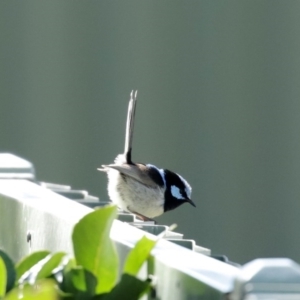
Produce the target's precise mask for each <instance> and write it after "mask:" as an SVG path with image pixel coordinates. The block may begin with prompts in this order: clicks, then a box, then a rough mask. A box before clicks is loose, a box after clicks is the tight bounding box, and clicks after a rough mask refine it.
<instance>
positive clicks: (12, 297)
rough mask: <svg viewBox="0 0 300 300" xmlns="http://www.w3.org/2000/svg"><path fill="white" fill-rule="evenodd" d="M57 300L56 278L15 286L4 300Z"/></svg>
mask: <svg viewBox="0 0 300 300" xmlns="http://www.w3.org/2000/svg"><path fill="white" fill-rule="evenodd" d="M18 299H22V300H57V299H58V294H57V289H56V284H55V281H54V280H49V279H47V280H41V281H39V282H38V283H36V284H34V285H29V284H26V285H24V286H22V285H20V286H17V287H15V288H14V289H13V290H12V291H10V292H9V293H8V294H7V295H6V296H5V298H4V299H3V300H18Z"/></svg>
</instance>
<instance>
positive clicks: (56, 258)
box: [36, 252, 66, 280]
mask: <svg viewBox="0 0 300 300" xmlns="http://www.w3.org/2000/svg"><path fill="white" fill-rule="evenodd" d="M64 256H66V253H65V252H56V253H54V254H49V255H48V256H47V259H45V261H44V263H43V264H42V266H41V268H40V270H39V271H38V272H37V274H36V280H37V279H42V278H47V277H49V276H50V275H51V274H52V271H53V270H54V269H55V268H57V267H58V266H59V264H60V263H61V261H62V259H63V257H64Z"/></svg>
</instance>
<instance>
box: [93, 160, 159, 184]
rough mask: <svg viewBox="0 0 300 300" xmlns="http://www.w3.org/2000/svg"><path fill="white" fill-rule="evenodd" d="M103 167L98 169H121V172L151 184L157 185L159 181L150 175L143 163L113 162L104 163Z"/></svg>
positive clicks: (143, 182) (105, 170)
mask: <svg viewBox="0 0 300 300" xmlns="http://www.w3.org/2000/svg"><path fill="white" fill-rule="evenodd" d="M102 168H103V169H98V170H99V171H104V172H107V171H108V169H114V170H117V171H119V172H120V173H122V174H124V175H127V176H129V177H131V178H133V179H135V180H137V181H139V182H140V183H142V184H144V185H147V186H150V187H153V188H155V187H157V183H156V182H155V181H154V180H153V178H152V177H151V176H150V175H151V174H150V173H149V172H148V171H147V167H146V166H145V165H142V164H136V165H132V164H122V165H119V164H111V165H102Z"/></svg>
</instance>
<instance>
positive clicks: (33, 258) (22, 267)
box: [16, 250, 50, 280]
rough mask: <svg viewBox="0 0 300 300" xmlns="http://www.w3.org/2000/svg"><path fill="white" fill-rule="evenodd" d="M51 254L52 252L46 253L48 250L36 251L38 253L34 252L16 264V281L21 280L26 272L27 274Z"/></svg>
mask: <svg viewBox="0 0 300 300" xmlns="http://www.w3.org/2000/svg"><path fill="white" fill-rule="evenodd" d="M49 253H50V251H46V250H42V251H36V252H33V253H31V254H29V255H27V256H25V257H24V258H23V259H21V260H20V261H19V262H18V263H17V264H16V272H17V278H16V280H19V279H20V277H21V276H22V275H23V274H24V273H25V272H27V271H28V270H29V269H30V268H31V267H32V266H34V265H35V264H36V263H38V262H39V261H40V260H42V259H43V258H45V257H46V256H47V255H48V254H49Z"/></svg>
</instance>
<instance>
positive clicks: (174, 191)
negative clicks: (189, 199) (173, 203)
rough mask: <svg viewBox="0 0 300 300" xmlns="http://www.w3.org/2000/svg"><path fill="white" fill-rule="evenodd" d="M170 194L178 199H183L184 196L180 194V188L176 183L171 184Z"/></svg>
mask: <svg viewBox="0 0 300 300" xmlns="http://www.w3.org/2000/svg"><path fill="white" fill-rule="evenodd" d="M171 194H172V196H173V197H174V198H176V199H178V200H184V199H185V198H184V197H183V196H182V194H181V192H180V189H179V188H178V187H177V186H176V185H171Z"/></svg>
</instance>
